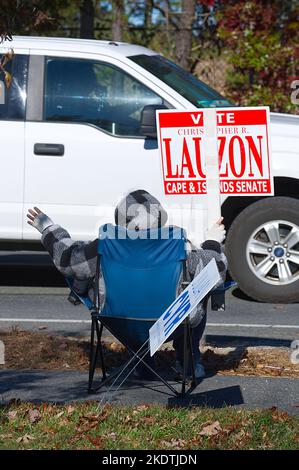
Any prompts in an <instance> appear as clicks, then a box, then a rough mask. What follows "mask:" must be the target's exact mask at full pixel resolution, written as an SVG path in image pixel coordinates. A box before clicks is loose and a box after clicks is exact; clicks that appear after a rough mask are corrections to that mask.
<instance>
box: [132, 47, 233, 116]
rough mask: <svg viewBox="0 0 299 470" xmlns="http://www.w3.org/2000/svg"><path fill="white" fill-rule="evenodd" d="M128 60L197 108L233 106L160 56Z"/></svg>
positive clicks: (135, 57)
mask: <svg viewBox="0 0 299 470" xmlns="http://www.w3.org/2000/svg"><path fill="white" fill-rule="evenodd" d="M128 58H129V59H130V60H132V61H133V62H135V63H136V64H138V65H140V67H143V68H144V69H146V70H147V71H148V72H150V73H152V74H153V75H155V76H156V77H157V78H159V79H160V80H162V81H163V82H164V83H166V84H167V85H168V86H170V87H171V88H173V89H174V90H175V91H177V92H178V93H179V94H180V95H182V96H183V97H184V98H186V99H187V100H188V101H190V103H192V104H193V105H195V106H197V107H198V108H209V107H210V108H214V107H226V106H233V104H232V103H231V102H230V101H229V100H227V99H226V98H224V97H223V96H221V95H220V94H219V93H218V92H217V91H215V90H213V88H211V87H209V86H208V85H206V84H205V83H203V82H201V81H200V80H198V79H197V78H196V77H194V76H193V75H192V74H191V73H189V72H186V71H185V70H184V69H182V68H181V67H180V66H178V65H176V64H175V63H174V62H171V61H170V60H168V59H165V58H164V57H162V56H161V55H145V54H142V55H134V56H130V57H128Z"/></svg>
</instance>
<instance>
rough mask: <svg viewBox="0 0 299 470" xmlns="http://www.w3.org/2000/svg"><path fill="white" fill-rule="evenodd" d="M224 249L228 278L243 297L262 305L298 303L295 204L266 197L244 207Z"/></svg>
mask: <svg viewBox="0 0 299 470" xmlns="http://www.w3.org/2000/svg"><path fill="white" fill-rule="evenodd" d="M225 246H226V253H227V258H228V263H229V264H228V266H229V271H230V274H231V276H232V277H233V279H234V280H235V281H236V282H237V283H238V285H239V287H240V289H242V291H243V292H245V294H247V295H248V296H250V297H251V298H253V299H255V300H259V301H262V302H270V303H293V302H298V301H299V201H297V200H296V199H293V198H289V197H270V198H265V199H261V200H260V201H257V202H255V203H253V204H251V205H250V206H248V207H246V209H244V210H243V211H242V212H241V213H240V214H239V215H238V216H237V217H236V218H235V220H234V222H233V223H232V225H231V227H230V229H229V232H228V236H227V240H226V244H225Z"/></svg>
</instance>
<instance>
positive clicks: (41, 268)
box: [0, 252, 299, 346]
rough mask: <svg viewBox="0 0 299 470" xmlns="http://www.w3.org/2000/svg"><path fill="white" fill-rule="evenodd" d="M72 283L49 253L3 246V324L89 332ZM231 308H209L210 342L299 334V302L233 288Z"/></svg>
mask: <svg viewBox="0 0 299 470" xmlns="http://www.w3.org/2000/svg"><path fill="white" fill-rule="evenodd" d="M67 295H68V289H67V288H66V287H65V282H64V279H63V277H62V276H61V275H60V274H59V273H58V272H57V270H56V269H55V267H54V266H53V265H52V262H51V260H50V258H49V256H48V255H47V254H45V253H40V254H32V253H30V252H27V253H26V252H23V253H21V254H20V253H9V252H0V328H1V329H10V328H11V327H12V326H16V325H18V326H20V327H21V328H22V329H29V330H38V329H41V328H42V329H47V330H48V331H51V332H52V331H53V332H59V333H63V334H66V335H85V334H88V331H89V313H88V311H87V310H86V309H85V308H84V307H83V306H77V307H74V306H72V305H71V304H70V303H69V302H68V301H67ZM226 307H227V308H226V311H225V312H212V311H210V312H209V316H208V326H207V329H206V335H207V339H208V341H209V342H213V341H215V342H216V343H223V344H225V343H229V344H231V342H232V340H234V338H236V339H237V340H238V341H239V340H242V341H245V342H248V344H251V345H259V344H268V345H273V346H276V345H277V346H289V344H290V341H292V340H294V339H298V338H299V305H298V304H292V305H277V304H263V303H259V302H255V301H253V300H251V299H248V298H246V297H245V296H244V295H243V294H242V292H240V291H239V289H233V290H232V291H231V292H229V293H228V294H227V303H226Z"/></svg>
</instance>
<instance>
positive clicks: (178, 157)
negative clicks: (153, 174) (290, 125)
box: [157, 107, 273, 196]
mask: <svg viewBox="0 0 299 470" xmlns="http://www.w3.org/2000/svg"><path fill="white" fill-rule="evenodd" d="M216 120H217V145H218V162H219V182H220V193H221V194H229V195H231V196H233V195H236V196H239V195H247V196H248V195H249V196H250V195H254V196H256V195H273V177H272V174H271V164H270V143H269V108H268V107H256V108H217V110H216ZM205 124H206V123H205V121H204V110H198V111H197V110H195V111H176V110H163V111H162V110H161V111H157V128H158V140H159V148H160V152H161V157H162V170H163V181H164V191H165V194H171V195H176V194H206V189H207V182H206V159H207V158H208V157H209V156H208V155H205V151H204V139H205V134H206V128H205Z"/></svg>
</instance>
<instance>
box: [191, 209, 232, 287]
mask: <svg viewBox="0 0 299 470" xmlns="http://www.w3.org/2000/svg"><path fill="white" fill-rule="evenodd" d="M222 222H223V217H221V219H219V220H218V221H217V222H216V223H215V224H214V225H213V227H211V229H210V230H208V231H207V233H206V241H205V242H204V243H203V244H202V245H201V247H200V248H197V247H195V246H194V245H191V249H190V251H189V253H188V259H187V269H188V272H189V274H190V276H191V278H192V279H193V277H194V276H196V275H197V274H198V273H199V272H200V271H201V270H202V269H203V268H204V267H205V266H206V265H207V264H208V263H209V262H210V261H211V259H213V258H215V261H216V264H217V268H218V270H219V273H220V276H221V281H220V282H219V283H218V284H217V286H218V285H220V284H221V283H222V282H224V281H225V277H226V271H227V259H226V256H225V253H224V250H223V246H222V245H221V243H222V242H223V240H224V238H225V233H226V232H225V227H224V225H223V223H222Z"/></svg>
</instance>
